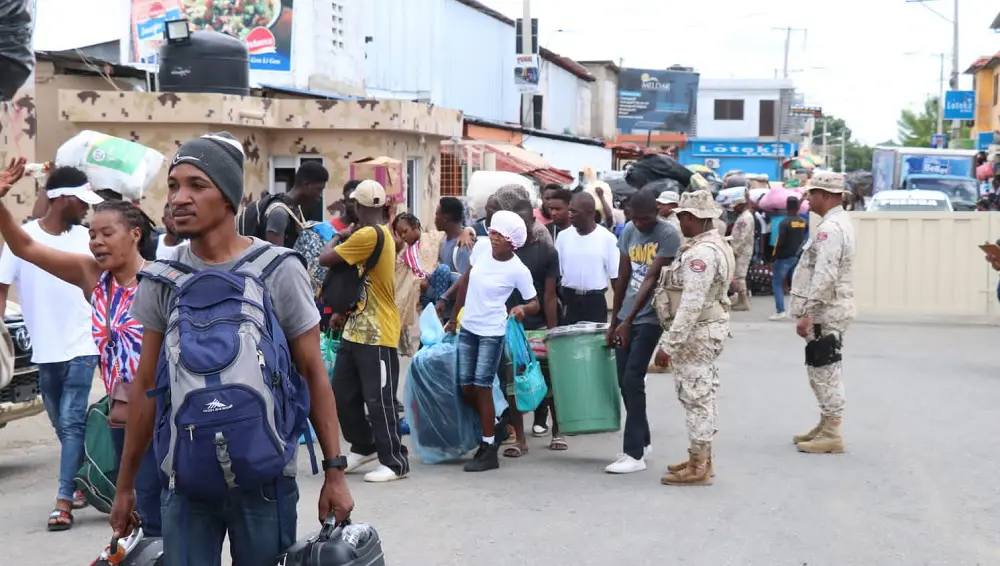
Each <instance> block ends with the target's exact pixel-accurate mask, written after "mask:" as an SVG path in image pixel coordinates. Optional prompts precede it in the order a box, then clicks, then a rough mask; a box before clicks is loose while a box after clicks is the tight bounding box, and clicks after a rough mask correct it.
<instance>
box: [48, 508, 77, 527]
mask: <svg viewBox="0 0 1000 566" xmlns="http://www.w3.org/2000/svg"><path fill="white" fill-rule="evenodd" d="M47 528H48V530H49V531H51V532H59V531H68V530H70V529H72V528H73V513H72V512H70V511H66V510H65V509H53V510H52V512H51V513H49V524H48V527H47Z"/></svg>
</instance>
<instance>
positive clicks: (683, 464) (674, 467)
mask: <svg viewBox="0 0 1000 566" xmlns="http://www.w3.org/2000/svg"><path fill="white" fill-rule="evenodd" d="M690 463H691V455H690V454H688V459H687V460H684V461H683V462H681V463H680V464H670V465H668V466H667V471H668V472H672V473H677V472H679V471H681V470H683V469H684V468H686V467H688V465H689V464H690ZM708 475H710V476H712V477H713V478H714V477H715V468H713V467H712V454H711V452H709V454H708Z"/></svg>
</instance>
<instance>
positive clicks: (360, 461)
mask: <svg viewBox="0 0 1000 566" xmlns="http://www.w3.org/2000/svg"><path fill="white" fill-rule="evenodd" d="M375 460H378V453H377V452H376V453H373V454H369V455H367V456H362V455H361V454H355V453H354V452H350V453H348V454H347V467H346V468H344V473H345V474H349V473H351V472H353V471H354V470H357V469H358V468H360V467H361V466H364V465H365V464H367V463H368V462H374V461H375Z"/></svg>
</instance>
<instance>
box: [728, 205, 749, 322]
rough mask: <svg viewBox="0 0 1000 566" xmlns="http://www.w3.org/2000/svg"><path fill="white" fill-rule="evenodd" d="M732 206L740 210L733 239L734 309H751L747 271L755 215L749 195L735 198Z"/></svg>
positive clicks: (734, 226)
mask: <svg viewBox="0 0 1000 566" xmlns="http://www.w3.org/2000/svg"><path fill="white" fill-rule="evenodd" d="M732 207H733V209H734V210H735V211H737V212H739V213H740V215H739V217H737V218H736V222H735V223H734V224H733V232H732V241H731V242H730V244H731V245H732V246H733V255H734V256H736V273H735V274H734V275H733V282H734V283H735V286H736V294H737V297H738V298H737V299H736V304H734V305H733V310H734V311H748V310H750V293H749V292H748V291H747V272H748V271H750V258H751V257H752V256H753V236H754V217H753V213H752V212H750V209H749V208H748V207H747V195H746V193H744V194H743V195H742V196H739V197H736V198H735V199H733V202H732Z"/></svg>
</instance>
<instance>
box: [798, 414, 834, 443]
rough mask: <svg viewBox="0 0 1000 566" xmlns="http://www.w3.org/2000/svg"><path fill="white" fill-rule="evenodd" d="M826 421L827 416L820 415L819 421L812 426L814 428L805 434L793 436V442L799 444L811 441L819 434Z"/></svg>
mask: <svg viewBox="0 0 1000 566" xmlns="http://www.w3.org/2000/svg"><path fill="white" fill-rule="evenodd" d="M824 422H826V417H824V416H823V415H820V417H819V423H817V424H816V426H814V427H812V430H810V431H809V432H807V433H805V434H796V435H795V436H793V437H792V444H798V443H800V442H809V441H810V440H812V439H814V438H816V435H817V434H819V431H820V430H821V429H822V428H823V423H824Z"/></svg>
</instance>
